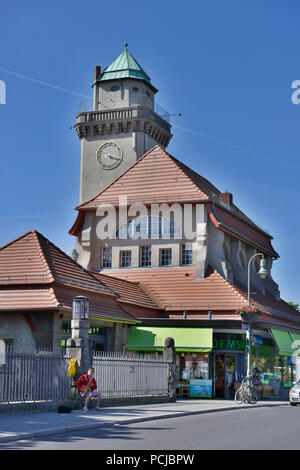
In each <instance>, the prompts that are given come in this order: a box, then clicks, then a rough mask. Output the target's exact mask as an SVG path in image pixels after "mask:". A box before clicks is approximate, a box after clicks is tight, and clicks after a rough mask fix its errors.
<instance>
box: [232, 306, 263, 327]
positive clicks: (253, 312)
mask: <svg viewBox="0 0 300 470" xmlns="http://www.w3.org/2000/svg"><path fill="white" fill-rule="evenodd" d="M235 313H236V314H238V315H241V317H242V321H243V322H245V323H252V322H255V321H256V320H257V317H258V315H260V313H261V312H260V310H259V309H258V308H257V307H254V305H249V306H247V307H242V308H238V309H237V310H236V311H235Z"/></svg>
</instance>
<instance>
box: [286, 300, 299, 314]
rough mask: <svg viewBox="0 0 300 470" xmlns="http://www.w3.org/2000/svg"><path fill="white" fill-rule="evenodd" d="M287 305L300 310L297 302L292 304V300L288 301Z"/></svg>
mask: <svg viewBox="0 0 300 470" xmlns="http://www.w3.org/2000/svg"><path fill="white" fill-rule="evenodd" d="M288 304H289V306H290V307H292V308H293V309H294V310H297V312H300V308H299V304H294V302H288Z"/></svg>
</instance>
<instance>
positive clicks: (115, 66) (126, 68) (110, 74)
mask: <svg viewBox="0 0 300 470" xmlns="http://www.w3.org/2000/svg"><path fill="white" fill-rule="evenodd" d="M120 78H135V79H139V80H144V81H146V82H147V83H149V84H151V79H150V77H149V75H148V74H147V73H146V72H145V70H144V69H143V68H142V67H141V66H140V64H139V63H138V62H137V60H136V59H135V58H134V57H133V56H132V55H131V54H130V52H129V51H128V50H127V47H125V49H124V51H123V52H122V53H121V54H120V55H119V56H118V57H117V58H116V59H115V60H114V61H113V62H112V63H111V64H110V65H109V66H108V67H106V68H105V69H104V70H103V72H102V74H101V75H100V78H98V79H97V80H96V81H99V82H103V81H105V80H116V79H120Z"/></svg>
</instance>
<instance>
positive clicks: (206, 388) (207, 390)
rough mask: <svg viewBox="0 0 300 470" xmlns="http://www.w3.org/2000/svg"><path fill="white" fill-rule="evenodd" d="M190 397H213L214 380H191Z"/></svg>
mask: <svg viewBox="0 0 300 470" xmlns="http://www.w3.org/2000/svg"><path fill="white" fill-rule="evenodd" d="M190 397H197V398H211V397H212V380H208V379H206V380H204V379H191V380H190Z"/></svg>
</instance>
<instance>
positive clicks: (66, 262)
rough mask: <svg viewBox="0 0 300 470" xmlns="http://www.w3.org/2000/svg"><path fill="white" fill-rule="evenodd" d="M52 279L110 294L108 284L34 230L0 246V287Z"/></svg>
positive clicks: (39, 282) (41, 282) (48, 281)
mask: <svg viewBox="0 0 300 470" xmlns="http://www.w3.org/2000/svg"><path fill="white" fill-rule="evenodd" d="M54 282H56V283H63V284H69V285H74V286H76V287H78V286H81V287H85V288H86V289H91V290H97V291H99V292H103V293H107V294H113V291H112V290H111V289H110V288H109V287H107V286H105V285H104V284H102V283H101V281H99V280H98V279H96V278H95V277H94V276H93V275H92V274H91V273H89V271H87V270H86V269H84V268H83V267H82V266H80V265H79V264H77V263H76V262H75V261H73V260H72V258H70V257H69V256H68V255H67V254H66V253H64V252H63V251H62V250H60V249H59V248H58V247H57V246H55V245H54V244H53V243H52V242H50V241H49V240H48V239H47V238H45V237H44V236H43V235H42V234H41V233H39V232H38V231H36V230H31V231H30V232H27V233H25V234H24V235H22V236H21V237H19V238H17V239H16V240H13V241H12V242H10V243H8V244H7V245H4V246H2V247H0V286H3V285H10V286H11V285H18V284H22V285H28V284H53V283H54Z"/></svg>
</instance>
